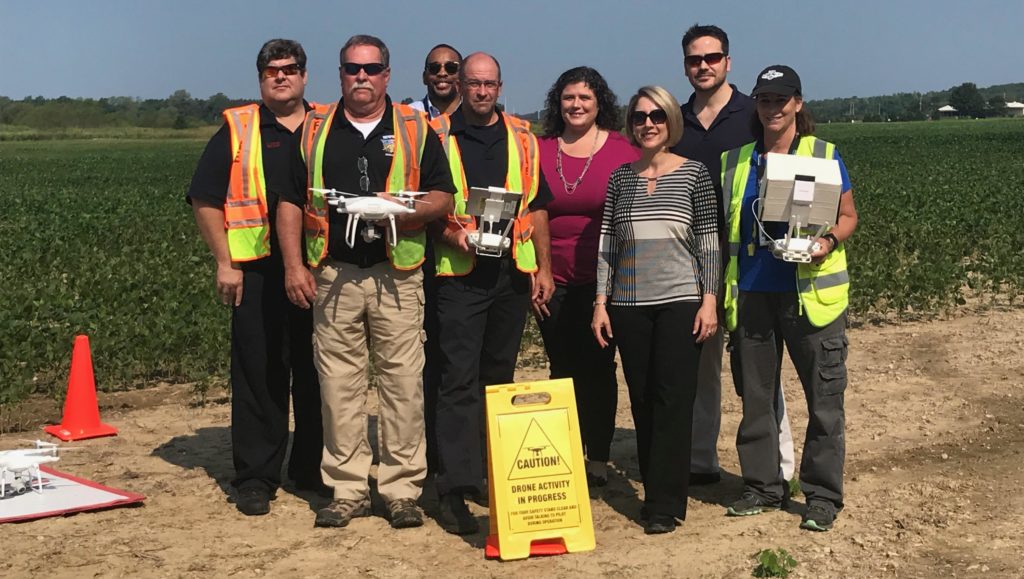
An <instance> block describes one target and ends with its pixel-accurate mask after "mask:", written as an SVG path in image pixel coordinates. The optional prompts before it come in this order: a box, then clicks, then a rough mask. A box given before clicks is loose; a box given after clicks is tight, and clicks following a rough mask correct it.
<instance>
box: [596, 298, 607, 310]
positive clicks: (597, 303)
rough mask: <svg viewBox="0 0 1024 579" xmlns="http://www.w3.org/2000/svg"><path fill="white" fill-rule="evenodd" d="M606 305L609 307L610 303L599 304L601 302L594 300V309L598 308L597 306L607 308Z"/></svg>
mask: <svg viewBox="0 0 1024 579" xmlns="http://www.w3.org/2000/svg"><path fill="white" fill-rule="evenodd" d="M606 305H608V302H599V301H597V300H594V307H595V308H596V307H597V306H606Z"/></svg>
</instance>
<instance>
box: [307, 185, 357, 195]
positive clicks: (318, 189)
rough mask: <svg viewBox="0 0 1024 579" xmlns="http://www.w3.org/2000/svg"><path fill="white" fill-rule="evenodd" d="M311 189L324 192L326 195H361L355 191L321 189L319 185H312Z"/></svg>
mask: <svg viewBox="0 0 1024 579" xmlns="http://www.w3.org/2000/svg"><path fill="white" fill-rule="evenodd" d="M309 190H310V191H313V192H315V193H323V194H324V195H344V196H346V197H359V195H356V194H355V193H348V192H346V191H338V190H337V189H321V188H319V187H310V188H309Z"/></svg>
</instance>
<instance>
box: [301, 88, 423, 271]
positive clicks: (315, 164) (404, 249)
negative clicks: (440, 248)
mask: <svg viewBox="0 0 1024 579" xmlns="http://www.w3.org/2000/svg"><path fill="white" fill-rule="evenodd" d="M337 110H338V104H337V103H332V104H331V105H318V106H315V107H314V109H313V110H311V111H309V112H308V113H307V114H306V120H305V122H304V123H303V127H302V158H303V159H304V160H305V161H306V187H307V191H306V208H305V212H304V217H303V224H304V225H303V228H304V231H305V237H306V260H307V262H308V263H309V265H310V266H312V267H316V266H318V265H320V262H321V260H323V258H324V257H325V256H326V255H327V243H328V239H329V238H328V234H329V228H330V219H329V217H328V211H329V210H330V206H329V205H328V204H327V200H326V199H325V198H324V195H323V193H321V192H319V191H316V192H315V191H311V190H310V189H313V188H316V189H323V188H324V173H323V159H324V146H325V144H326V143H327V136H328V134H329V133H330V127H331V123H332V122H333V121H334V115H335V114H337ZM392 121H393V122H392V124H393V126H394V131H395V133H394V137H395V151H394V153H393V157H392V159H391V170H390V172H389V173H388V177H387V181H386V182H385V187H384V189H385V191H387V192H389V193H396V192H399V191H417V190H419V186H420V161H421V160H422V158H423V148H424V146H425V144H426V137H427V118H426V115H424V114H423V113H422V112H420V111H417V110H415V109H413V108H412V107H409V106H407V105H401V104H396V105H392ZM396 234H397V236H398V239H397V240H396V242H395V247H391V244H390V243H388V242H387V241H386V240H385V244H384V246H385V247H386V248H387V252H388V259H389V260H390V261H391V265H392V266H393V267H394V268H395V269H400V270H411V269H416V268H418V267H419V266H420V264H422V263H423V258H424V255H425V253H426V233H425V231H424V229H423V227H422V226H419V227H416V228H413V229H405V230H400V231H397V232H396Z"/></svg>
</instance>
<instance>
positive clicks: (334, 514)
mask: <svg viewBox="0 0 1024 579" xmlns="http://www.w3.org/2000/svg"><path fill="white" fill-rule="evenodd" d="M369 516H370V499H369V497H363V498H361V499H359V500H355V501H354V500H351V499H334V500H333V501H331V504H329V505H327V506H326V507H324V508H322V509H320V510H319V511H317V512H316V520H315V521H313V526H314V527H346V526H348V524H349V523H350V522H352V519H354V518H356V517H369Z"/></svg>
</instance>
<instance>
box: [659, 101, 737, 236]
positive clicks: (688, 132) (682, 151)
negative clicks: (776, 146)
mask: <svg viewBox="0 0 1024 579" xmlns="http://www.w3.org/2000/svg"><path fill="white" fill-rule="evenodd" d="M729 86H731V87H732V97H730V98H729V102H728V103H726V104H725V106H724V107H722V110H721V111H719V113H718V116H717V117H715V120H714V121H712V123H711V126H710V127H709V128H707V129H705V128H704V126H703V125H701V124H700V121H699V120H698V119H697V115H696V114H695V113H694V112H693V101H694V99H695V98H696V94H692V95H690V100H688V101H686V104H684V105H683V106H682V109H683V138H682V139H681V140H680V141H679V142H678V143H677V144H676V145H675V146H674V147H672V149H671V150H672V152H673V153H675V154H677V155H682V156H683V157H687V158H689V159H696V160H698V161H700V162H701V163H704V165H705V166H706V167H707V168H708V172H710V173H711V183H712V184H713V185H714V186H715V198H716V199H717V200H718V231H720V232H722V233H723V235H724V234H725V232H726V231H727V230H726V227H725V208H723V207H722V153H724V152H726V151H728V150H729V149H735V148H736V147H742V146H743V145H746V144H747V143H752V142H754V141H756V140H757V136H756V135H755V134H754V131H753V127H752V122H753V120H754V115H755V114H757V106H756V104H755V103H754V99H752V98H750V97H749V96H747V95H745V94H743V93H741V92H740V91H739V89H738V88H736V85H729ZM723 247H725V246H723Z"/></svg>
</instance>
